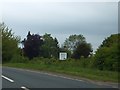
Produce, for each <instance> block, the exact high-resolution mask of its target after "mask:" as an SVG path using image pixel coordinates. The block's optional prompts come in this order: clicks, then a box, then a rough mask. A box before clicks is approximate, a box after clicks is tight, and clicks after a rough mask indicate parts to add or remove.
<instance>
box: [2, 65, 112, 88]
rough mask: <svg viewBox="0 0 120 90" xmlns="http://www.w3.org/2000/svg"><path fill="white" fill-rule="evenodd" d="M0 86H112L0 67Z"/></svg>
mask: <svg viewBox="0 0 120 90" xmlns="http://www.w3.org/2000/svg"><path fill="white" fill-rule="evenodd" d="M1 77H2V88H22V89H24V90H30V89H31V88H113V87H112V86H110V85H99V84H97V83H92V82H89V81H84V80H78V79H73V78H69V77H65V76H60V75H54V74H49V73H44V72H38V71H30V70H26V69H25V70H24V69H16V68H9V67H2V75H1Z"/></svg>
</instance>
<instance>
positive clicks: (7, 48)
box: [0, 23, 20, 62]
mask: <svg viewBox="0 0 120 90" xmlns="http://www.w3.org/2000/svg"><path fill="white" fill-rule="evenodd" d="M0 32H2V35H1V37H2V59H3V62H5V61H9V60H11V58H12V57H13V55H15V54H19V49H18V44H19V42H20V38H19V37H18V36H14V34H13V33H12V30H10V29H9V28H8V27H6V25H5V24H4V23H0Z"/></svg>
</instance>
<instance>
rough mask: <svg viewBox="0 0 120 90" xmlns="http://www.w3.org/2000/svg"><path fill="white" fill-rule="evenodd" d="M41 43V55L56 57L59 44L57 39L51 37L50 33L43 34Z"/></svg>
mask: <svg viewBox="0 0 120 90" xmlns="http://www.w3.org/2000/svg"><path fill="white" fill-rule="evenodd" d="M43 40H44V41H43V45H42V54H43V55H42V56H43V57H45V58H51V57H54V58H58V55H59V46H58V40H57V39H56V38H54V39H53V37H51V34H47V33H46V34H45V35H43Z"/></svg>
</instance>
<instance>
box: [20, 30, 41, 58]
mask: <svg viewBox="0 0 120 90" xmlns="http://www.w3.org/2000/svg"><path fill="white" fill-rule="evenodd" d="M22 43H23V45H24V48H23V51H24V55H25V56H27V57H28V58H29V59H32V58H33V57H37V56H41V55H42V50H41V46H42V44H43V39H42V37H41V36H40V35H38V34H33V35H31V33H30V31H29V32H28V35H27V39H24V40H23V41H22Z"/></svg>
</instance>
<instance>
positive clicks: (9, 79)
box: [1, 75, 14, 83]
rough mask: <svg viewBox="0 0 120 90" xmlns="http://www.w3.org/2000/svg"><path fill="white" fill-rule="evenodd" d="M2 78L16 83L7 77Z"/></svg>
mask: <svg viewBox="0 0 120 90" xmlns="http://www.w3.org/2000/svg"><path fill="white" fill-rule="evenodd" d="M1 77H2V78H4V79H6V80H8V81H10V82H12V83H13V82H14V81H13V80H12V79H10V78H8V77H6V76H3V75H1Z"/></svg>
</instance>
